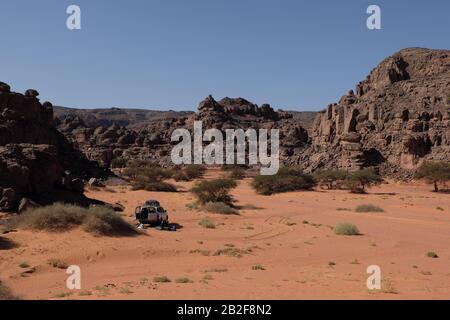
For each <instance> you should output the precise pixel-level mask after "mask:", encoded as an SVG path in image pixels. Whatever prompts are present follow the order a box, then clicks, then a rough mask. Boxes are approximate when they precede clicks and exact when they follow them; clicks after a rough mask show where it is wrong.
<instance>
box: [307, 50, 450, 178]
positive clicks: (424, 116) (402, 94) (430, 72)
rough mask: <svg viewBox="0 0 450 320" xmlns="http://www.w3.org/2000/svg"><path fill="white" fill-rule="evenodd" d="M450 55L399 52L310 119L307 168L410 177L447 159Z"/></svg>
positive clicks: (449, 155)
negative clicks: (429, 163)
mask: <svg viewBox="0 0 450 320" xmlns="http://www.w3.org/2000/svg"><path fill="white" fill-rule="evenodd" d="M449 100H450V51H448V50H429V49H419V48H411V49H404V50H401V51H400V52H398V53H396V54H394V55H393V56H392V57H388V58H387V59H385V60H384V61H383V62H381V63H380V64H379V65H378V66H377V67H376V68H375V69H374V70H373V71H372V72H371V73H370V75H369V76H368V77H367V78H366V80H364V81H362V82H360V83H359V84H358V85H357V86H356V93H354V92H353V91H349V93H348V94H347V95H345V96H343V97H342V98H341V100H340V101H339V102H338V103H336V104H332V105H329V106H328V108H327V109H326V110H324V111H322V112H320V113H319V115H318V116H317V118H316V120H315V124H314V128H313V132H312V141H311V151H310V159H309V161H307V163H306V164H305V166H306V167H309V168H310V169H317V168H320V167H326V168H332V167H339V168H345V169H358V168H361V167H367V166H375V167H378V168H379V169H380V170H381V171H382V172H384V173H386V174H394V175H395V174H398V175H406V176H407V175H410V174H411V172H412V171H413V170H414V169H415V168H416V167H417V166H418V165H419V164H420V163H421V162H422V161H423V160H440V161H450V121H449V118H450V101H449Z"/></svg>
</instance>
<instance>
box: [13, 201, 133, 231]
mask: <svg viewBox="0 0 450 320" xmlns="http://www.w3.org/2000/svg"><path fill="white" fill-rule="evenodd" d="M12 224H13V226H16V227H19V228H24V229H32V230H43V231H50V232H62V231H67V230H70V229H73V228H75V227H79V226H83V227H84V229H85V230H86V231H87V232H90V233H93V234H96V235H107V236H115V235H133V234H137V231H136V229H135V228H134V227H133V226H132V225H131V224H129V223H128V222H126V221H125V220H123V218H122V217H121V216H120V215H118V214H117V213H115V212H114V211H112V210H111V209H109V208H106V207H104V206H96V207H91V208H82V207H78V206H74V205H67V204H60V203H57V204H54V205H51V206H47V207H40V208H34V209H30V210H27V211H26V212H25V213H23V214H21V215H19V216H17V217H15V218H14V219H13V220H12Z"/></svg>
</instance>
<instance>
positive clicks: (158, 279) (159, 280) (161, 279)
mask: <svg viewBox="0 0 450 320" xmlns="http://www.w3.org/2000/svg"><path fill="white" fill-rule="evenodd" d="M153 282H157V283H168V282H172V281H171V280H170V279H169V278H167V277H166V276H161V277H154V278H153Z"/></svg>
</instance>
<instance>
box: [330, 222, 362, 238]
mask: <svg viewBox="0 0 450 320" xmlns="http://www.w3.org/2000/svg"><path fill="white" fill-rule="evenodd" d="M333 231H334V233H335V234H337V235H344V236H357V235H359V234H360V233H359V230H358V228H357V227H356V226H355V225H353V224H351V223H338V224H336V225H335V226H334V227H333Z"/></svg>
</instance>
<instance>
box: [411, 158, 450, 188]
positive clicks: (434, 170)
mask: <svg viewBox="0 0 450 320" xmlns="http://www.w3.org/2000/svg"><path fill="white" fill-rule="evenodd" d="M414 177H415V178H416V179H421V180H425V181H426V182H427V183H429V184H433V185H434V191H435V192H439V184H445V183H446V182H448V181H450V163H448V162H424V163H423V164H422V165H421V166H420V167H419V168H418V169H417V171H416V173H415V176H414Z"/></svg>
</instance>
